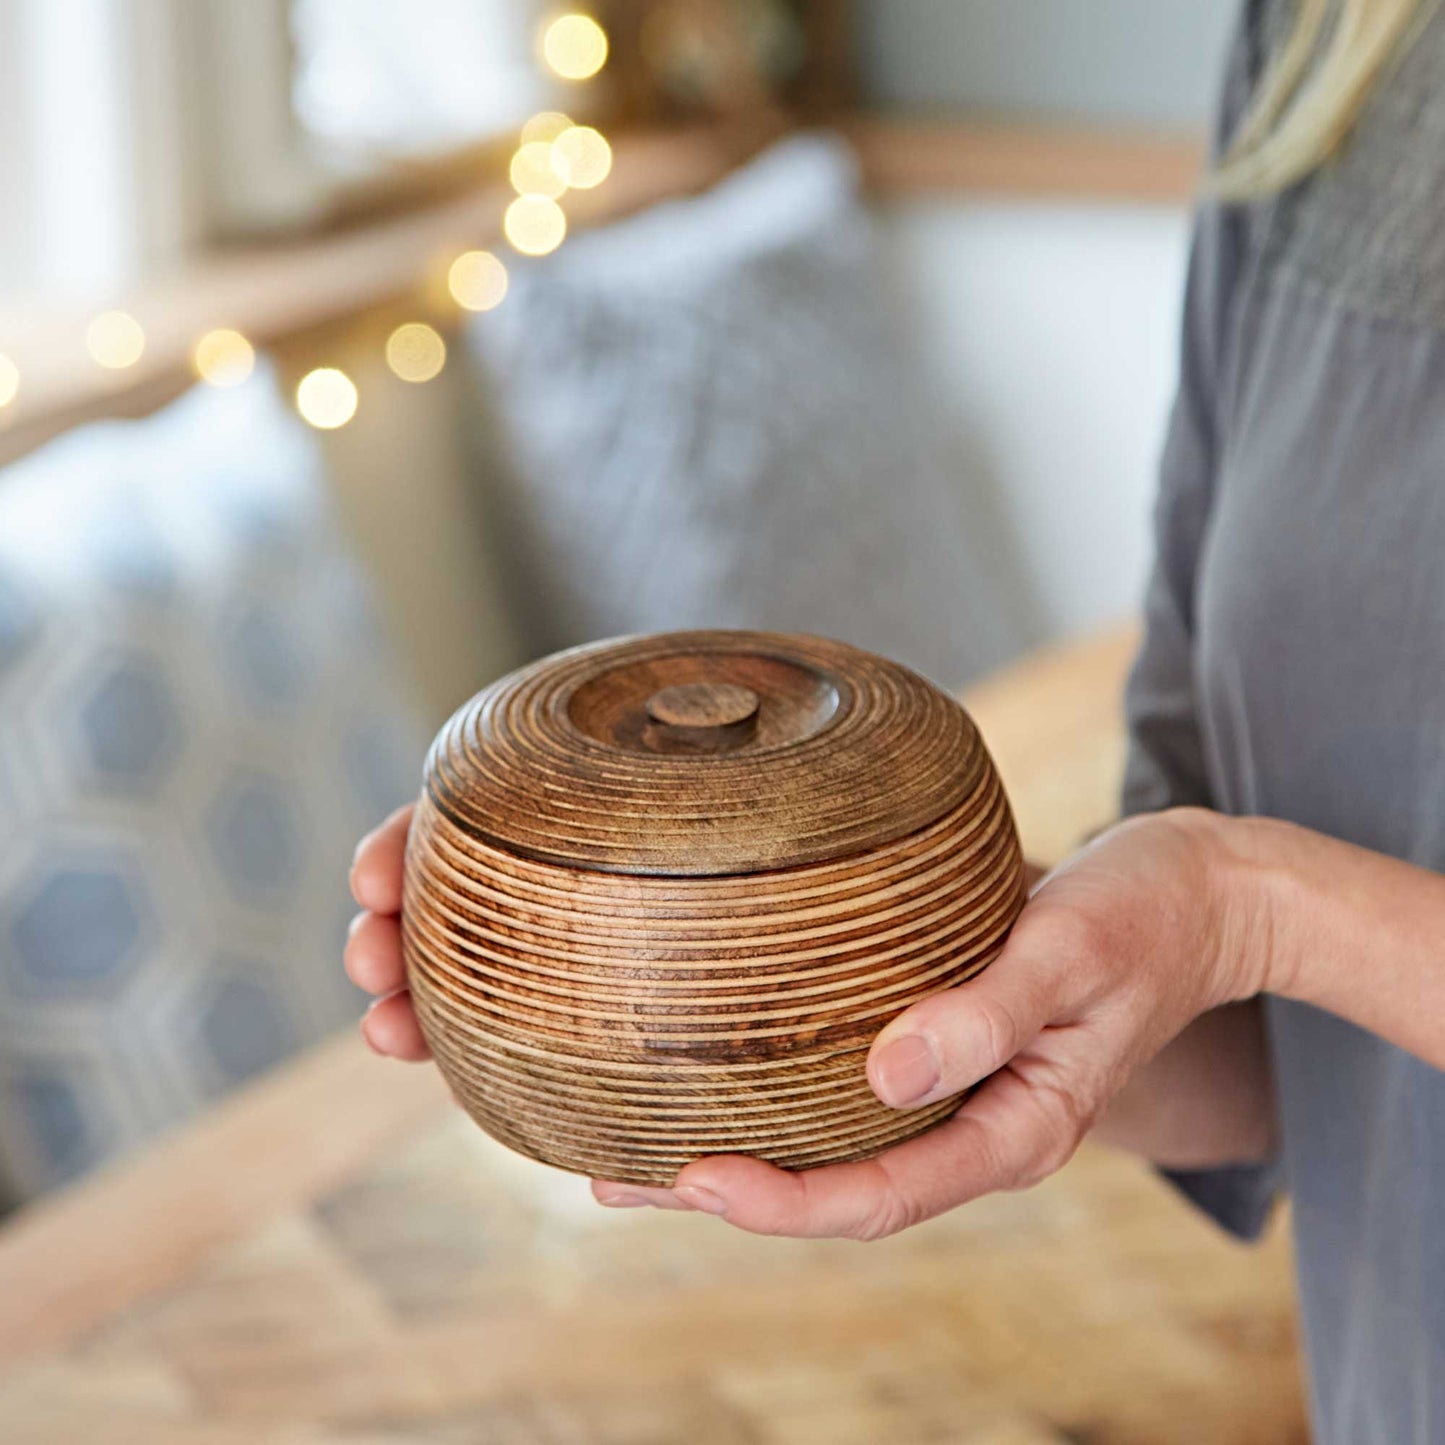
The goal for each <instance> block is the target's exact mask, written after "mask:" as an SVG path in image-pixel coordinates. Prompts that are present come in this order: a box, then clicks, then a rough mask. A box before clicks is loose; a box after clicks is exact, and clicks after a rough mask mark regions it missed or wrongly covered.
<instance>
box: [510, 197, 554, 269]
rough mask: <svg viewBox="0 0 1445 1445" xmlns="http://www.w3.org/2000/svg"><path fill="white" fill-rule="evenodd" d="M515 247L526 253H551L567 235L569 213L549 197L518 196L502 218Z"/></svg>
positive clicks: (528, 254) (527, 254)
mask: <svg viewBox="0 0 1445 1445" xmlns="http://www.w3.org/2000/svg"><path fill="white" fill-rule="evenodd" d="M502 230H503V232H504V233H505V235H506V237H507V240H508V241H509V242H510V243H511V246H512V249H513V250H515V251H520V252H521V253H522V254H523V255H524V256H548V255H550V254H551V253H552V252H553V251H555V250H556V249H557V247H558V246H560V245H561V244H562V242H563V241H564V240H566V238H567V214H566V212H565V211H563V209H562V207H561V206H559V205H558V204H557V202H556V201H553V200H550V199H549V198H548V197H546V196H518V197H517V199H516V200H515V201H513V202H512V204H511V205H510V206H508V207H507V212H506V214H505V215H504V216H503V217H502Z"/></svg>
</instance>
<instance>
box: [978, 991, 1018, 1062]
mask: <svg viewBox="0 0 1445 1445" xmlns="http://www.w3.org/2000/svg"><path fill="white" fill-rule="evenodd" d="M974 1026H975V1028H976V1029H977V1031H978V1036H979V1042H980V1049H981V1053H982V1056H983V1057H982V1059H981V1060H980V1062H981V1063H982V1064H983V1065H984V1072H986V1073H993V1072H994V1071H995V1070H996V1069H1001V1068H1002V1067H1003V1066H1004V1065H1005V1064H1006V1063H1008V1061H1009V1060H1010V1059H1011V1058H1013V1056H1014V1055H1015V1054H1016V1053H1017V1052H1018V1050H1019V1047H1020V1045H1021V1043H1022V1042H1023V1040H1022V1038H1021V1034H1022V1027H1021V1025H1020V1023H1019V1017H1018V1014H1017V1012H1016V1011H1015V1009H1014V1008H1013V1007H1012V1006H1011V1005H1010V1004H1009V1003H1008V1001H1007V1000H1005V999H1002V998H999V997H997V996H996V995H989V994H985V995H984V996H983V997H981V998H980V999H979V1000H978V1004H977V1008H976V1010H975V1012H974Z"/></svg>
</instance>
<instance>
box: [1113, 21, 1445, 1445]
mask: <svg viewBox="0 0 1445 1445" xmlns="http://www.w3.org/2000/svg"><path fill="white" fill-rule="evenodd" d="M1292 9H1293V6H1291V5H1287V4H1285V3H1284V0H1254V3H1250V4H1249V5H1248V6H1247V7H1246V11H1245V16H1244V20H1243V23H1242V26H1241V29H1240V33H1239V37H1238V40H1237V43H1236V47H1235V51H1234V56H1233V61H1232V65H1231V73H1230V77H1229V80H1228V83H1227V85H1226V96H1225V105H1224V120H1223V122H1222V130H1223V131H1224V132H1227V129H1228V127H1229V125H1230V124H1231V123H1232V119H1233V117H1234V116H1235V115H1237V113H1238V110H1239V105H1240V100H1241V97H1242V96H1243V95H1244V94H1246V93H1247V91H1248V88H1249V87H1250V85H1251V84H1252V83H1253V81H1254V80H1255V79H1256V78H1257V77H1258V74H1259V72H1260V69H1261V66H1262V65H1263V64H1264V63H1265V61H1266V59H1267V57H1268V54H1269V52H1270V49H1271V47H1272V46H1274V45H1277V44H1278V43H1279V37H1280V35H1281V33H1282V29H1283V26H1284V25H1285V24H1286V23H1287V22H1288V19H1289V13H1290V11H1292ZM1156 523H1157V560H1156V564H1155V572H1154V575H1153V578H1152V580H1151V583H1150V587H1149V593H1148V599H1147V630H1146V639H1145V642H1144V646H1143V649H1142V652H1141V655H1140V657H1139V660H1138V662H1137V664H1136V667H1135V670H1134V673H1133V676H1132V678H1131V680H1130V684H1129V692H1128V710H1129V719H1130V728H1131V747H1130V758H1129V766H1128V771H1127V777H1126V783H1125V807H1126V810H1127V811H1131V812H1138V811H1141V810H1148V809H1155V808H1160V807H1164V806H1168V805H1170V804H1175V803H1199V804H1204V805H1207V806H1210V807H1214V808H1216V809H1219V810H1220V811H1223V812H1226V813H1234V814H1246V813H1247V814H1266V815H1270V816H1273V817H1278V818H1287V819H1291V820H1293V821H1295V822H1297V823H1301V824H1305V825H1307V826H1309V827H1311V828H1316V829H1319V830H1321V831H1323V832H1325V833H1329V834H1333V835H1334V836H1336V837H1340V838H1345V839H1349V840H1351V841H1353V842H1355V843H1359V844H1362V845H1364V846H1366V847H1369V848H1373V849H1377V850H1379V851H1381V852H1384V853H1388V854H1391V855H1394V856H1396V857H1399V858H1405V859H1409V860H1411V861H1412V862H1415V863H1418V864H1422V865H1424V866H1426V867H1428V868H1433V869H1437V870H1440V869H1445V11H1442V10H1440V9H1433V10H1431V11H1430V12H1429V18H1428V20H1427V21H1426V23H1425V25H1424V28H1423V29H1422V30H1421V31H1420V33H1419V35H1418V38H1417V39H1416V40H1415V42H1414V44H1413V45H1412V46H1411V47H1410V48H1409V49H1408V50H1407V51H1406V52H1405V54H1404V57H1403V59H1402V60H1400V61H1399V62H1398V63H1397V64H1395V65H1394V66H1393V67H1392V68H1391V70H1390V71H1389V72H1388V73H1387V74H1386V75H1385V76H1384V77H1383V79H1382V80H1381V82H1380V83H1379V85H1378V86H1377V88H1376V90H1375V92H1374V93H1373V94H1372V96H1371V98H1370V100H1369V102H1368V105H1367V109H1366V111H1365V113H1364V114H1363V116H1362V118H1361V120H1360V123H1359V125H1358V127H1357V129H1356V131H1355V132H1354V133H1353V135H1352V136H1351V138H1350V140H1349V142H1348V144H1347V146H1346V148H1345V149H1344V151H1343V153H1342V154H1341V155H1340V156H1339V157H1338V158H1337V159H1336V160H1334V161H1332V162H1331V163H1330V164H1329V165H1328V166H1326V167H1325V168H1324V169H1322V170H1321V171H1319V172H1317V173H1316V174H1315V175H1314V176H1312V177H1311V178H1309V179H1308V180H1306V181H1305V182H1304V183H1302V184H1301V185H1299V186H1297V187H1295V188H1293V189H1292V190H1290V191H1289V192H1287V193H1286V194H1284V195H1283V196H1281V197H1278V198H1276V199H1274V200H1272V201H1269V202H1265V203H1259V204H1254V205H1251V206H1247V207H1230V208H1223V209H1221V208H1216V207H1205V208H1203V209H1202V210H1201V212H1200V214H1199V216H1198V219H1197V226H1196V232H1195V239H1194V249H1193V255H1192V259H1191V267H1190V277H1189V286H1188V293H1187V297H1186V303H1185V320H1184V339H1183V354H1182V370H1181V382H1180V392H1179V397H1178V400H1177V402H1176V406H1175V411H1174V414H1173V418H1172V421H1171V426H1170V432H1169V438H1168V443H1167V446H1166V450H1165V456H1164V461H1163V475H1162V486H1161V492H1160V497H1159V502H1158V509H1157V514H1156ZM1440 944H1441V957H1440V966H1441V967H1442V968H1445V939H1441V940H1440ZM1359 967H1360V970H1361V973H1362V974H1363V975H1368V971H1369V967H1370V959H1369V958H1368V956H1365V957H1362V958H1361V959H1360V960H1359ZM1266 1012H1267V1017H1268V1021H1269V1032H1270V1037H1271V1045H1272V1051H1273V1060H1274V1068H1275V1076H1276V1082H1277V1086H1278V1092H1279V1107H1280V1115H1281V1125H1282V1138H1283V1141H1284V1142H1283V1148H1282V1157H1281V1158H1280V1159H1279V1160H1278V1161H1276V1162H1275V1163H1274V1164H1273V1165H1271V1166H1268V1167H1263V1168H1239V1169H1224V1170H1217V1171H1212V1172H1209V1173H1205V1174H1190V1175H1178V1176H1175V1179H1176V1182H1177V1183H1178V1184H1179V1185H1180V1187H1181V1188H1183V1189H1184V1190H1185V1191H1186V1192H1187V1193H1188V1194H1190V1195H1191V1197H1193V1198H1194V1199H1195V1200H1196V1202H1198V1203H1200V1204H1201V1205H1203V1206H1204V1207H1205V1208H1207V1209H1208V1210H1209V1211H1210V1212H1211V1213H1213V1214H1214V1215H1215V1217H1216V1218H1217V1219H1219V1220H1220V1221H1221V1222H1222V1223H1223V1224H1225V1225H1226V1227H1228V1228H1231V1229H1233V1230H1234V1231H1236V1232H1237V1233H1240V1234H1244V1235H1249V1234H1252V1233H1255V1232H1257V1231H1258V1229H1259V1228H1260V1226H1261V1225H1262V1223H1263V1220H1264V1218H1265V1216H1266V1214H1267V1213H1268V1210H1269V1206H1270V1201H1271V1200H1272V1198H1273V1196H1274V1194H1275V1192H1276V1190H1277V1189H1279V1190H1284V1191H1287V1192H1288V1193H1289V1195H1290V1196H1291V1197H1292V1200H1293V1219H1294V1228H1295V1233H1296V1242H1297V1251H1298V1261H1299V1275H1300V1289H1301V1296H1302V1302H1303V1313H1304V1323H1305V1339H1306V1346H1307V1350H1308V1354H1309V1361H1310V1373H1311V1403H1312V1409H1313V1413H1314V1423H1315V1429H1316V1432H1317V1435H1318V1438H1319V1440H1320V1441H1322V1442H1327V1445H1373V1442H1379V1445H1411V1442H1418V1445H1426V1442H1436V1445H1438V1442H1442V1441H1445V1228H1442V1222H1445V1074H1442V1073H1440V1072H1438V1071H1436V1070H1435V1069H1432V1068H1430V1067H1429V1066H1427V1065H1426V1064H1424V1063H1421V1062H1420V1061H1419V1060H1417V1059H1415V1058H1412V1057H1410V1056H1409V1055H1407V1054H1405V1053H1403V1052H1402V1051H1400V1050H1399V1049H1397V1048H1394V1047H1392V1046H1391V1045H1390V1044H1387V1043H1384V1042H1383V1041H1381V1040H1380V1039H1378V1038H1376V1037H1374V1036H1372V1035H1371V1034H1368V1033H1365V1032H1364V1031H1362V1030H1360V1029H1358V1028H1356V1027H1354V1026H1352V1025H1351V1024H1348V1023H1345V1022H1343V1021H1342V1020H1340V1019H1338V1018H1335V1017H1333V1016H1330V1015H1327V1014H1325V1013H1322V1012H1320V1011H1318V1010H1316V1009H1313V1008H1309V1007H1307V1006H1304V1005H1301V1004H1298V1003H1292V1002H1288V1001H1285V1000H1278V999H1269V1000H1267V1001H1266ZM1442 1027H1445V1020H1442ZM1437 1209H1439V1210H1441V1211H1442V1213H1440V1214H1437V1213H1436V1210H1437Z"/></svg>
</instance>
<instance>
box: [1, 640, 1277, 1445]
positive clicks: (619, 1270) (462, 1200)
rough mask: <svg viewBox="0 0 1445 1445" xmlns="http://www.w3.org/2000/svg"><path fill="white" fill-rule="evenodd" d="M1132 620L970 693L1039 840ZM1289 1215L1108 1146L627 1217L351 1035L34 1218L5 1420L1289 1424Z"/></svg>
mask: <svg viewBox="0 0 1445 1445" xmlns="http://www.w3.org/2000/svg"><path fill="white" fill-rule="evenodd" d="M1133 645H1134V644H1133V636H1132V634H1131V633H1130V632H1128V631H1127V630H1125V631H1120V632H1117V633H1114V634H1111V635H1109V636H1107V637H1104V638H1101V639H1097V640H1094V641H1091V642H1089V643H1085V644H1081V645H1076V646H1072V647H1068V648H1063V649H1060V650H1057V651H1054V652H1051V653H1048V654H1040V655H1038V656H1036V657H1034V658H1031V659H1029V660H1027V661H1026V662H1024V663H1023V664H1021V665H1019V666H1018V667H1016V668H1014V669H1011V670H1010V671H1009V672H1008V673H1006V674H1004V675H1003V676H1001V677H999V678H996V679H994V680H992V681H991V682H989V683H988V684H986V685H985V686H983V687H981V688H978V689H975V690H974V691H973V692H972V693H971V694H970V697H969V703H970V707H971V708H972V710H973V712H974V714H975V716H976V718H977V719H978V721H979V724H980V726H981V727H982V728H983V730H984V733H985V736H986V737H987V738H988V739H989V742H990V745H991V747H992V750H993V751H994V753H995V755H996V757H997V759H998V762H999V765H1000V768H1001V770H1002V772H1003V775H1004V779H1005V782H1006V784H1007V785H1008V787H1009V790H1010V793H1011V796H1012V797H1013V800H1014V804H1015V809H1016V812H1017V814H1018V817H1019V821H1020V826H1021V829H1022V832H1023V835H1024V839H1025V844H1026V847H1027V849H1028V851H1029V852H1030V854H1031V856H1033V857H1035V858H1037V859H1039V860H1040V861H1043V862H1049V861H1052V860H1053V859H1054V858H1056V857H1058V856H1059V855H1060V854H1062V853H1063V852H1065V851H1067V850H1068V849H1069V848H1070V847H1072V846H1073V845H1074V844H1075V843H1076V842H1077V841H1078V839H1079V838H1080V837H1082V836H1083V835H1084V834H1086V833H1088V832H1089V831H1091V830H1092V829H1093V828H1095V827H1097V826H1099V825H1100V824H1102V823H1104V822H1106V821H1107V820H1108V818H1109V817H1110V815H1111V813H1112V811H1113V807H1114V795H1115V791H1116V789H1117V782H1118V772H1119V766H1120V762H1121V758H1122V732H1121V727H1120V722H1119V714H1118V696H1119V688H1120V685H1121V679H1122V675H1123V670H1124V668H1125V666H1126V663H1127V659H1128V657H1129V655H1130V654H1131V652H1132V649H1133ZM1305 1438H1306V1436H1305V1431H1304V1425H1303V1423H1302V1419H1301V1413H1300V1404H1299V1389H1298V1380H1297V1368H1296V1358H1295V1332H1294V1315H1293V1304H1292V1297H1291V1285H1290V1261H1289V1257H1288V1252H1287V1245H1286V1241H1285V1238H1284V1236H1283V1233H1282V1232H1281V1231H1278V1230H1277V1231H1276V1232H1275V1233H1274V1234H1273V1235H1272V1237H1271V1239H1270V1240H1269V1241H1268V1243H1266V1245H1264V1246H1263V1247H1262V1248H1258V1249H1244V1248H1242V1247H1239V1246H1237V1245H1234V1244H1232V1243H1230V1242H1228V1241H1227V1240H1225V1239H1224V1238H1222V1237H1221V1236H1220V1235H1219V1234H1218V1233H1217V1232H1216V1231H1214V1229H1213V1228H1212V1226H1210V1225H1209V1224H1207V1223H1206V1222H1204V1221H1203V1220H1201V1219H1199V1218H1197V1217H1196V1216H1194V1215H1193V1214H1191V1213H1190V1212H1189V1211H1188V1210H1187V1209H1186V1208H1185V1207H1184V1206H1182V1205H1181V1204H1179V1203H1178V1202H1177V1201H1176V1200H1175V1199H1174V1198H1173V1197H1172V1196H1171V1195H1170V1193H1169V1191H1168V1190H1167V1189H1166V1188H1165V1187H1164V1186H1163V1185H1161V1184H1159V1183H1158V1182H1157V1181H1155V1180H1154V1179H1153V1178H1152V1177H1151V1176H1150V1174H1149V1173H1148V1171H1147V1170H1146V1169H1144V1168H1143V1167H1141V1166H1139V1165H1138V1164H1136V1163H1134V1162H1133V1161H1130V1160H1127V1159H1124V1158H1122V1157H1120V1156H1116V1155H1110V1154H1108V1153H1106V1152H1104V1151H1102V1150H1094V1149H1091V1148H1087V1147H1086V1148H1085V1149H1084V1150H1083V1151H1081V1153H1080V1155H1079V1157H1078V1158H1077V1159H1076V1160H1075V1162H1074V1163H1073V1164H1071V1165H1070V1166H1069V1167H1068V1168H1067V1169H1066V1170H1064V1171H1063V1173H1062V1174H1060V1175H1059V1176H1057V1177H1056V1178H1055V1179H1053V1180H1050V1181H1049V1182H1048V1183H1047V1184H1045V1185H1043V1186H1041V1187H1040V1188H1039V1189H1037V1190H1034V1191H1032V1192H1031V1193H1029V1194H1025V1195H1004V1196H999V1197H997V1198H993V1199H988V1200H983V1201H980V1202H978V1203H976V1204H974V1205H970V1206H969V1207H968V1208H966V1209H963V1210H959V1211H957V1212H955V1213H954V1214H953V1215H951V1216H948V1217H947V1218H945V1219H941V1220H936V1221H933V1222H931V1223H930V1224H928V1225H925V1226H922V1227H921V1228H918V1229H915V1230H912V1231H909V1232H908V1233H907V1234H905V1235H902V1236H899V1237H897V1238H895V1239H892V1240H887V1241H885V1242H883V1243H882V1244H876V1245H869V1246H866V1247H860V1246H856V1245H850V1244H845V1243H840V1242H834V1241H817V1242H807V1243H800V1242H796V1241H785V1240H765V1239H752V1238H749V1237H747V1236H743V1235H740V1234H737V1233H735V1232H733V1231H730V1230H728V1229H727V1227H726V1226H724V1225H722V1224H720V1223H719V1222H718V1221H716V1220H713V1219H709V1218H706V1217H703V1216H697V1215H680V1214H662V1215H659V1214H656V1213H653V1212H652V1211H637V1212H632V1211H627V1212H612V1211H605V1210H601V1209H598V1208H596V1207H595V1206H594V1205H593V1204H592V1203H591V1200H590V1198H589V1197H588V1195H587V1191H586V1186H585V1183H584V1182H583V1181H581V1180H578V1179H573V1178H571V1177H570V1176H567V1175H562V1174H558V1173H556V1172H555V1171H552V1170H548V1169H545V1168H542V1167H541V1166H539V1165H535V1164H532V1163H530V1162H528V1161H526V1160H524V1159H521V1158H519V1157H517V1156H515V1155H511V1154H509V1153H507V1152H506V1151H505V1150H503V1149H501V1148H499V1147H498V1146H496V1145H494V1144H492V1143H491V1142H490V1141H489V1140H487V1139H486V1138H485V1136H483V1135H482V1134H480V1132H479V1131H477V1130H476V1129H475V1128H474V1127H473V1126H472V1125H471V1124H470V1123H469V1122H468V1121H467V1120H466V1119H465V1117H464V1116H463V1115H461V1114H460V1112H459V1111H457V1110H456V1108H455V1107H454V1106H453V1105H452V1103H451V1101H450V1099H449V1098H448V1096H447V1094H446V1092H445V1090H444V1089H443V1088H442V1087H441V1085H440V1082H439V1080H438V1079H437V1076H436V1075H435V1073H434V1071H432V1070H430V1069H426V1068H407V1067H404V1066H401V1065H395V1064H387V1063H383V1062H381V1061H379V1060H376V1059H373V1058H371V1057H370V1056H369V1055H368V1054H367V1053H366V1052H365V1050H364V1049H363V1048H362V1047H361V1046H360V1044H359V1043H358V1041H357V1040H356V1039H355V1038H353V1037H346V1038H340V1039H337V1040H334V1041H333V1042H331V1043H329V1044H327V1045H326V1046H325V1047H323V1048H321V1049H319V1050H317V1051H316V1052H314V1053H312V1054H310V1055H308V1056H306V1057H304V1058H302V1059H300V1060H298V1061H297V1062H295V1063H293V1064H291V1065H290V1066H288V1067H286V1068H283V1069H282V1070H280V1071H278V1072H277V1073H275V1074H273V1075H271V1076H270V1077H268V1078H267V1079H265V1080H263V1081H262V1082H260V1083H259V1084H257V1085H256V1086H255V1087H253V1088H251V1089H249V1090H246V1091H244V1092H242V1093H240V1094H238V1095H236V1096H235V1097H233V1098H232V1099H230V1100H229V1101H227V1102H226V1103H225V1104H223V1105H222V1106H220V1107H219V1108H217V1109H215V1110H213V1111H212V1112H210V1113H208V1114H207V1115H206V1116H205V1117H203V1118H202V1119H200V1120H199V1121H197V1122H196V1123H195V1124H194V1125H193V1126H191V1127H190V1128H188V1129H186V1130H183V1131H182V1132H180V1133H179V1134H177V1135H175V1136H173V1137H172V1138H170V1139H169V1140H166V1141H163V1142H162V1143H161V1144H160V1145H158V1146H157V1147H155V1148H153V1149H151V1150H149V1151H147V1152H145V1153H144V1154H143V1155H141V1156H140V1157H138V1158H135V1159H133V1160H130V1161H127V1162H125V1163H123V1164H121V1165H119V1166H118V1167H115V1168H113V1169H111V1170H108V1171H106V1172H104V1173H102V1174H100V1175H98V1176H96V1177H94V1178H92V1179H90V1180H87V1181H85V1182H83V1183H81V1184H79V1185H78V1186H76V1187H74V1188H72V1189H69V1190H67V1191H64V1192H62V1193H60V1194H58V1195H56V1196H54V1197H52V1198H51V1199H49V1200H47V1201H45V1202H44V1203H42V1204H40V1205H39V1206H37V1207H34V1208H32V1209H31V1210H29V1211H27V1212H25V1213H22V1214H21V1215H19V1216H18V1217H16V1218H15V1219H13V1220H11V1221H10V1222H9V1223H8V1224H7V1225H6V1226H5V1227H4V1228H3V1230H0V1441H3V1442H5V1445H11V1442H17V1445H19V1442H23V1445H61V1442H63V1445H74V1442H77V1441H82V1442H106V1445H109V1442H112V1441H114V1442H136V1445H142V1442H143V1445H232V1442H235V1445H240V1442H245V1445H259V1442H273V1441H274V1442H278V1445H383V1442H385V1445H401V1442H410V1441H425V1442H442V1445H463V1442H467V1445H470V1442H480V1445H492V1442H496V1445H673V1442H677V1445H682V1442H688V1445H693V1442H696V1445H744V1442H747V1445H814V1442H816V1445H824V1442H826V1445H879V1442H889V1445H894V1442H897V1445H910V1442H917V1445H925V1442H934V1445H942V1442H965V1445H968V1442H971V1445H1040V1442H1055V1445H1059V1442H1065V1441H1079V1440H1084V1439H1087V1440H1089V1441H1090V1442H1096V1445H1102V1442H1119V1445H1125V1442H1130V1445H1132V1442H1139V1445H1144V1442H1148V1445H1171V1442H1195V1441H1197V1442H1201V1445H1203V1442H1208V1445H1235V1442H1238V1445H1245V1442H1259V1445H1265V1442H1269V1445H1279V1442H1287V1441H1303V1440H1304V1439H1305Z"/></svg>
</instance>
